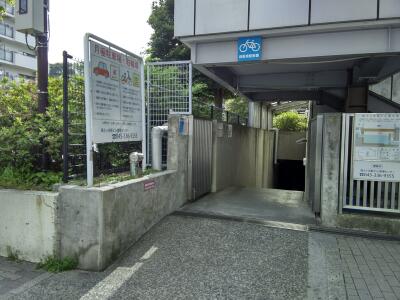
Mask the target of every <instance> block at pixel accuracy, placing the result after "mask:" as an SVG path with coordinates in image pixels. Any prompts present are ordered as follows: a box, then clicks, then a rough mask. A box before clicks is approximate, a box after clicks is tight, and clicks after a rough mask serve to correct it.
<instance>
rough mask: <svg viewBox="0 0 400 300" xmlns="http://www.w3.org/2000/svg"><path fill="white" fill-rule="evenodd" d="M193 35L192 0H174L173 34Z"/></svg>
mask: <svg viewBox="0 0 400 300" xmlns="http://www.w3.org/2000/svg"><path fill="white" fill-rule="evenodd" d="M188 35H194V0H175V36H188Z"/></svg>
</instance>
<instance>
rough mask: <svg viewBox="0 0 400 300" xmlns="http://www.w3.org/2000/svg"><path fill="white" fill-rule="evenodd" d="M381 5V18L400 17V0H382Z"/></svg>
mask: <svg viewBox="0 0 400 300" xmlns="http://www.w3.org/2000/svg"><path fill="white" fill-rule="evenodd" d="M380 5H381V6H380V11H379V17H380V18H396V17H400V0H381V1H380Z"/></svg>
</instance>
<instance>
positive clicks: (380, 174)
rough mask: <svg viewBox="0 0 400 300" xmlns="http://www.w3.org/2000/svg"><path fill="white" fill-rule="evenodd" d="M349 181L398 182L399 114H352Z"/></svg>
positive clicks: (399, 152) (399, 166)
mask: <svg viewBox="0 0 400 300" xmlns="http://www.w3.org/2000/svg"><path fill="white" fill-rule="evenodd" d="M353 140H354V142H353V179H355V180H369V181H389V182H396V181H400V114H390V113H389V114H356V115H355V118H354V139H353Z"/></svg>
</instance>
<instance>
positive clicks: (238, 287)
mask: <svg viewBox="0 0 400 300" xmlns="http://www.w3.org/2000/svg"><path fill="white" fill-rule="evenodd" d="M307 251H308V238H307V233H305V232H296V231H289V230H280V229H273V228H268V227H264V226H261V225H255V224H245V223H240V222H233V221H225V220H209V219H203V218H192V217H182V216H170V217H167V218H165V219H164V220H163V221H162V222H161V223H159V224H158V225H157V226H156V227H154V228H153V229H152V230H151V231H150V232H149V233H148V234H146V235H145V236H144V238H142V239H141V240H140V241H139V242H138V243H137V244H136V245H135V246H134V247H133V248H132V249H131V250H130V251H129V252H128V253H126V255H125V256H124V257H123V258H122V259H121V260H120V261H119V262H117V263H116V264H115V265H114V266H113V267H112V268H110V269H109V270H107V272H105V273H97V274H96V273H88V272H68V273H64V274H58V275H55V276H52V277H51V278H49V279H47V280H44V281H42V282H41V283H39V284H37V285H36V286H34V287H33V288H31V289H30V290H29V291H27V292H25V293H22V294H19V295H18V296H14V297H13V298H12V299H79V298H81V297H83V299H107V298H110V299H304V298H305V297H306V291H307V264H308V259H307Z"/></svg>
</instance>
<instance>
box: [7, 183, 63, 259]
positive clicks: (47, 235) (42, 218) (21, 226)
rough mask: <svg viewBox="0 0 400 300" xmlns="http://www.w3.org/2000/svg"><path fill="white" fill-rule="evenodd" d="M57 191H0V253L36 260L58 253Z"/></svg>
mask: <svg viewBox="0 0 400 300" xmlns="http://www.w3.org/2000/svg"><path fill="white" fill-rule="evenodd" d="M57 201H58V193H49V192H33V191H17V190H0V255H1V256H8V255H9V254H10V253H9V252H10V251H11V252H12V253H13V254H17V255H18V257H19V258H20V259H22V260H26V261H30V262H39V261H40V260H41V259H43V258H45V257H46V256H49V255H54V254H55V253H56V252H57V247H56V246H57V240H58V238H57V224H56V222H55V220H56V211H57Z"/></svg>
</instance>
